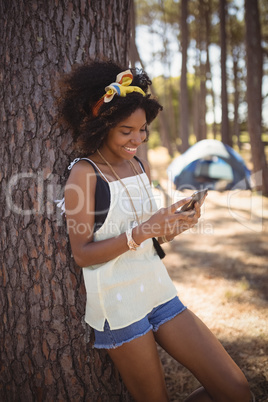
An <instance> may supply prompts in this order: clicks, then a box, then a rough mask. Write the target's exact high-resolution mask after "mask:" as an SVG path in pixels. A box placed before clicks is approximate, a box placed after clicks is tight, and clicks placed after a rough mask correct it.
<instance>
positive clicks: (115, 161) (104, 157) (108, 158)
mask: <svg viewBox="0 0 268 402" xmlns="http://www.w3.org/2000/svg"><path fill="white" fill-rule="evenodd" d="M97 154H98V155H99V157H100V159H101V161H102V162H104V163H107V162H108V163H109V164H110V165H112V166H115V167H116V166H118V167H120V166H123V165H125V164H126V163H129V160H127V159H123V158H120V157H118V156H116V155H114V154H112V153H111V152H106V151H105V149H103V148H101V149H97ZM131 159H132V158H131Z"/></svg>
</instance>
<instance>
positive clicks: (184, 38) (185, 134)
mask: <svg viewBox="0 0 268 402" xmlns="http://www.w3.org/2000/svg"><path fill="white" fill-rule="evenodd" d="M187 15H188V9H187V0H182V1H181V49H182V64H181V80H180V86H181V91H180V128H181V135H180V137H181V151H182V152H185V151H186V150H187V149H188V148H189V113H188V88H187V49H188V24H187Z"/></svg>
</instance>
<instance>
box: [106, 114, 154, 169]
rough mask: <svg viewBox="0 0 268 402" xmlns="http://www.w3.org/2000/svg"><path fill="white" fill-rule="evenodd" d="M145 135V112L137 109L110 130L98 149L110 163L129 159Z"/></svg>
mask: <svg viewBox="0 0 268 402" xmlns="http://www.w3.org/2000/svg"><path fill="white" fill-rule="evenodd" d="M146 136H147V122H146V114H145V111H144V110H143V109H137V110H135V112H133V113H132V114H131V115H130V116H129V117H128V118H127V119H125V120H122V121H121V122H120V123H119V124H118V125H117V126H115V127H114V128H112V129H111V130H110V132H109V134H108V136H107V138H106V140H105V142H104V143H103V145H102V147H101V149H100V150H101V152H102V153H103V154H104V155H105V157H106V158H109V161H110V162H111V163H112V162H120V161H122V160H127V159H131V158H133V156H134V155H135V154H136V152H137V149H138V147H139V146H140V145H141V144H142V143H143V141H144V140H145V139H146Z"/></svg>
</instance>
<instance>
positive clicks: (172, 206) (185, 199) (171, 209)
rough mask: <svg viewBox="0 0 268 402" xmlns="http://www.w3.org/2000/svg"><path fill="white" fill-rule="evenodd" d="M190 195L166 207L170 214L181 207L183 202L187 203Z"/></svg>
mask: <svg viewBox="0 0 268 402" xmlns="http://www.w3.org/2000/svg"><path fill="white" fill-rule="evenodd" d="M191 199H192V197H187V198H183V199H182V200H180V201H177V202H175V203H174V204H171V205H170V206H169V207H168V209H169V213H170V214H174V213H175V212H176V211H177V209H178V208H180V207H182V206H183V205H184V204H187V202H189V201H191Z"/></svg>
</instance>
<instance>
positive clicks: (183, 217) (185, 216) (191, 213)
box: [170, 209, 196, 221]
mask: <svg viewBox="0 0 268 402" xmlns="http://www.w3.org/2000/svg"><path fill="white" fill-rule="evenodd" d="M195 213H196V212H195V209H191V210H189V211H182V212H180V211H178V212H177V213H176V214H173V215H171V216H170V218H171V219H172V218H173V219H174V218H175V219H176V220H178V221H179V220H183V221H185V220H187V219H189V218H192V217H193V216H194V215H195Z"/></svg>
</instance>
